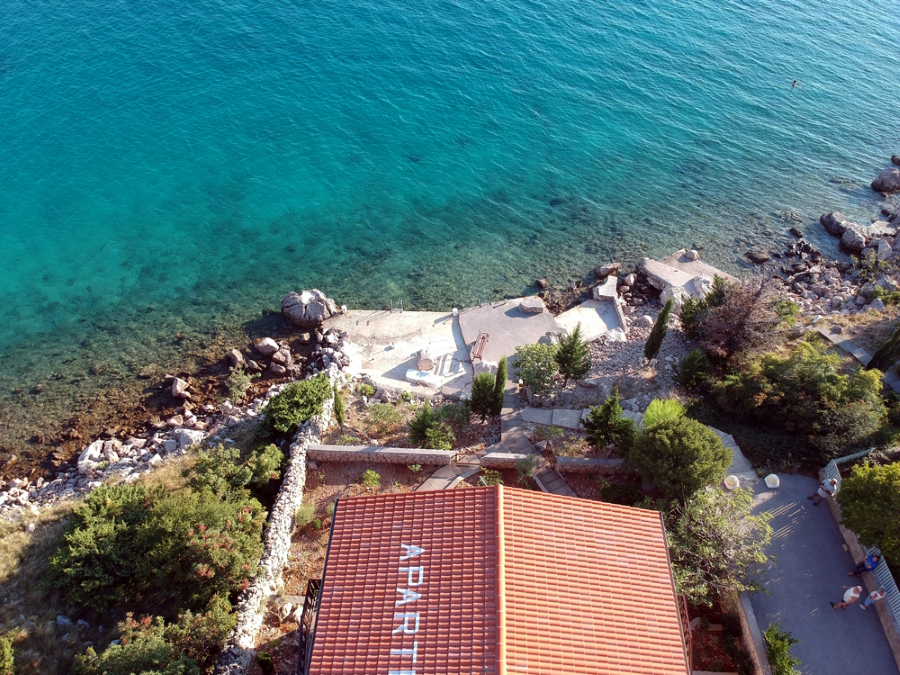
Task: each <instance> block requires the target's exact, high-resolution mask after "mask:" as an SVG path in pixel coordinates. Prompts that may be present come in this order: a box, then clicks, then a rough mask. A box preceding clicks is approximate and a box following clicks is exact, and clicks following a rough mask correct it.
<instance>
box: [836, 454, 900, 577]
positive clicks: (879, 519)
mask: <svg viewBox="0 0 900 675" xmlns="http://www.w3.org/2000/svg"><path fill="white" fill-rule="evenodd" d="M835 498H836V499H837V502H838V504H840V505H841V520H842V521H843V525H844V526H846V527H847V528H849V529H851V530H853V531H854V532H856V534H857V535H859V540H860V541H861V542H862V543H863V544H865V545H866V546H877V547H878V548H880V549H881V552H882V553H884V555H886V556H887V557H888V558H890V559H891V560H896V561H900V517H898V514H900V463H894V464H885V465H883V466H855V467H853V471H852V472H851V473H850V475H849V476H847V477H846V478H845V479H844V480H843V481H842V482H841V489H840V490H839V491H838V493H837V495H836V497H835Z"/></svg>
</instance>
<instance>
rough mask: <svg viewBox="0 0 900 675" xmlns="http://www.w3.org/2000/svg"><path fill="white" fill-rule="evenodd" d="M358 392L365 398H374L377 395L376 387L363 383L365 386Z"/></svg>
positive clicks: (360, 386) (360, 387)
mask: <svg viewBox="0 0 900 675" xmlns="http://www.w3.org/2000/svg"><path fill="white" fill-rule="evenodd" d="M357 392H359V395H360V396H365V397H366V398H372V397H373V396H374V395H375V387H373V386H372V385H371V384H368V383H363V384H361V385H359V388H358V389H357Z"/></svg>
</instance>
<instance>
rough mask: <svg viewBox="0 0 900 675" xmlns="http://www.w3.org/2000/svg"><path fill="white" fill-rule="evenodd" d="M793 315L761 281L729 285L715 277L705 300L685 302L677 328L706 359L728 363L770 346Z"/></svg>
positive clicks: (771, 289) (768, 285)
mask: <svg viewBox="0 0 900 675" xmlns="http://www.w3.org/2000/svg"><path fill="white" fill-rule="evenodd" d="M794 311H795V305H793V303H784V302H782V301H779V300H778V299H777V298H776V296H775V293H774V290H773V287H772V285H771V283H770V282H769V280H768V279H766V278H764V277H754V278H751V279H748V280H745V281H741V282H737V283H733V284H732V283H728V282H726V281H725V280H724V279H722V278H720V277H718V276H717V277H715V278H714V279H713V285H712V289H711V290H710V292H709V293H707V294H706V296H705V297H703V298H699V299H698V298H686V299H685V301H684V305H683V307H682V310H681V324H682V327H683V329H684V332H685V333H686V334H687V336H688V337H690V338H691V339H693V340H696V341H697V342H698V343H699V344H700V346H701V347H702V348H703V350H704V351H705V352H706V353H707V354H708V355H709V356H710V358H713V359H715V360H718V361H720V362H724V363H728V362H730V361H731V360H732V359H733V358H734V357H737V356H743V355H746V354H750V353H753V352H757V351H761V350H765V349H767V348H769V347H771V346H773V345H774V344H775V343H776V342H777V340H778V334H779V329H780V328H781V327H782V326H783V325H784V324H785V320H786V319H789V318H790V317H791V316H792V315H793V313H794Z"/></svg>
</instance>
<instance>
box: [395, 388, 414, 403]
mask: <svg viewBox="0 0 900 675" xmlns="http://www.w3.org/2000/svg"><path fill="white" fill-rule="evenodd" d="M397 400H398V401H403V402H404V403H409V402H410V401H412V400H413V395H412V394H410V393H409V392H408V391H401V392H400V394H399V395H398V396H397Z"/></svg>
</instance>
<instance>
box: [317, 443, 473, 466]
mask: <svg viewBox="0 0 900 675" xmlns="http://www.w3.org/2000/svg"><path fill="white" fill-rule="evenodd" d="M306 456H307V458H308V459H313V460H315V461H317V462H377V463H379V464H407V465H409V464H424V465H426V466H447V465H448V464H451V463H452V462H453V460H454V459H456V453H455V452H451V451H447V450H428V449H422V448H382V447H380V446H377V445H372V446H365V445H311V446H310V447H309V449H308V450H307V452H306Z"/></svg>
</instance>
